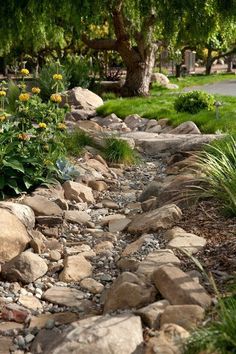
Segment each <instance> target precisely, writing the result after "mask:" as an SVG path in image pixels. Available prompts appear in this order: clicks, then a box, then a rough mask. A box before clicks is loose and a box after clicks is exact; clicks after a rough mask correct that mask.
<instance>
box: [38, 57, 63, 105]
mask: <svg viewBox="0 0 236 354" xmlns="http://www.w3.org/2000/svg"><path fill="white" fill-rule="evenodd" d="M55 73H56V74H59V75H61V76H62V79H61V80H60V82H58V83H59V84H60V87H59V88H58V89H59V90H57V91H59V92H61V91H63V90H67V89H68V88H69V75H68V73H67V71H66V70H65V68H64V67H63V66H62V65H60V64H59V63H58V62H51V63H49V64H46V65H44V66H43V67H42V69H41V71H40V74H39V86H40V89H41V97H42V99H43V100H44V101H47V100H48V99H49V98H50V96H51V94H52V93H53V92H55V88H54V85H55V81H54V79H53V75H55Z"/></svg>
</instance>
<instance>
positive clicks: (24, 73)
mask: <svg viewBox="0 0 236 354" xmlns="http://www.w3.org/2000/svg"><path fill="white" fill-rule="evenodd" d="M20 73H21V74H22V75H23V76H27V75H29V70H28V69H25V68H23V69H21V71H20Z"/></svg>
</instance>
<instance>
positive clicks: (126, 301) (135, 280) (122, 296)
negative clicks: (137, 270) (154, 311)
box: [104, 272, 156, 313]
mask: <svg viewBox="0 0 236 354" xmlns="http://www.w3.org/2000/svg"><path fill="white" fill-rule="evenodd" d="M155 295H156V292H155V289H154V288H153V286H152V284H151V283H150V282H149V281H148V280H147V279H146V278H145V277H144V276H142V275H136V274H133V273H129V272H124V273H122V274H121V275H119V276H118V278H117V279H116V280H115V281H114V282H113V284H112V286H111V287H110V289H109V290H108V291H107V294H106V298H105V304H104V312H105V313H107V312H110V311H115V310H118V309H127V308H132V307H135V308H138V307H141V306H144V305H147V304H149V303H151V302H153V301H154V299H155Z"/></svg>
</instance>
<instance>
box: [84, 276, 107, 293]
mask: <svg viewBox="0 0 236 354" xmlns="http://www.w3.org/2000/svg"><path fill="white" fill-rule="evenodd" d="M80 286H82V288H84V289H86V290H88V291H90V292H91V293H93V294H100V293H101V292H102V291H103V289H104V285H102V284H101V283H99V282H98V281H96V280H95V279H93V278H85V279H83V280H82V281H81V282H80Z"/></svg>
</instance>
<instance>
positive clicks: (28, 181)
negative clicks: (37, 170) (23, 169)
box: [23, 176, 33, 189]
mask: <svg viewBox="0 0 236 354" xmlns="http://www.w3.org/2000/svg"><path fill="white" fill-rule="evenodd" d="M23 181H24V184H25V187H26V188H27V189H29V188H30V187H32V185H33V183H32V180H31V179H30V178H28V177H26V176H24V177H23Z"/></svg>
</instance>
